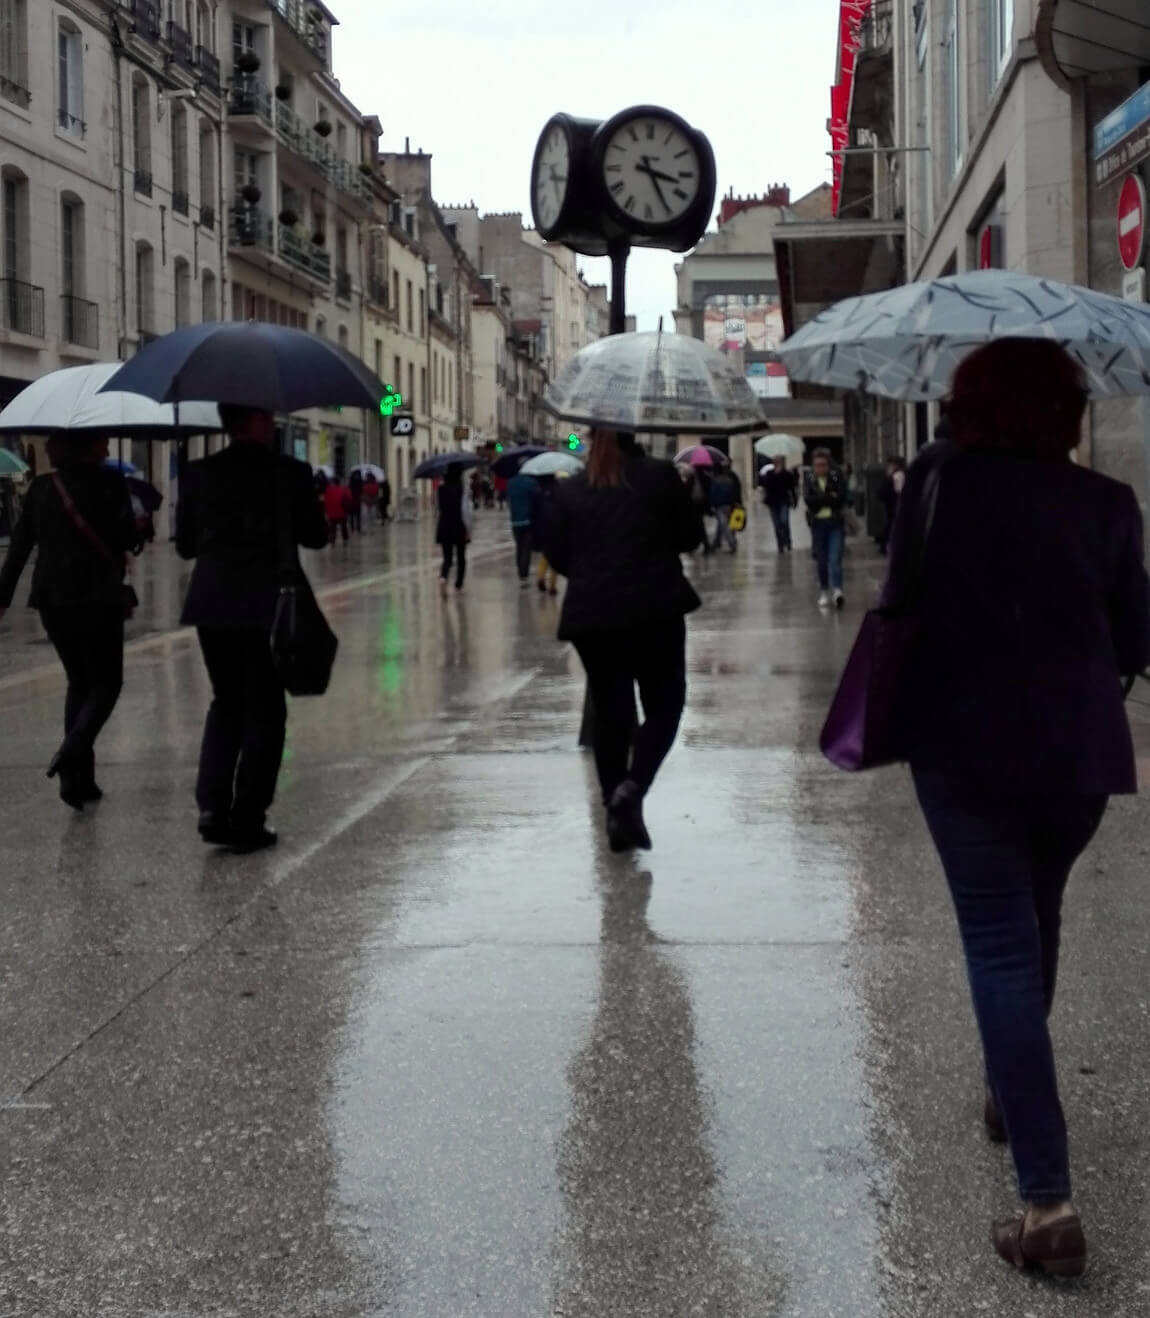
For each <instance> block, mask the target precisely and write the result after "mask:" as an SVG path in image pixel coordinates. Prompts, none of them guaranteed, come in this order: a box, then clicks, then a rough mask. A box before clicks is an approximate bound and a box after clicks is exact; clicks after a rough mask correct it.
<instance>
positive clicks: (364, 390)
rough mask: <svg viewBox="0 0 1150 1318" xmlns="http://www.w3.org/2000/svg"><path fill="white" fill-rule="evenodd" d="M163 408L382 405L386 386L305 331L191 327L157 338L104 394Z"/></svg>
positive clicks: (244, 325) (238, 325) (232, 324)
mask: <svg viewBox="0 0 1150 1318" xmlns="http://www.w3.org/2000/svg"><path fill="white" fill-rule="evenodd" d="M111 390H119V391H121V392H123V393H132V394H143V395H144V397H145V398H154V399H155V400H156V401H157V402H160V403H174V402H178V401H179V400H180V399H189V398H194V399H201V400H204V401H207V402H212V403H242V404H245V405H246V406H248V407H262V408H266V409H267V410H268V411H271V412H299V411H302V410H303V409H304V408H308V407H366V408H371V409H373V410H374V409H375V408H377V407H378V406H379V405H380V402H381V401H382V399H383V396H384V394H385V393H386V389H385V388H384V385H383V382H382V381H381V380H380V379H379V377H378V376H377V375H376V374H375V372H374V371H371V370H369V369H368V368H367V367H366V366H365V365H364V363H363V362H361V361H360V360H359V358H358V357H353V356H352V355H351V353H350V352H348V351H347V350H346V349H345V348H341V347H340V346H339V345H338V344H335V343H332V342H331V341H330V340H328V339H321V338H319V337H318V336H317V335H315V334H309V333H308V332H307V331H306V330H297V329H289V328H288V327H287V326H286V325H264V324H261V323H259V322H257V321H247V322H244V321H218V322H214V323H208V324H205V325H189V326H187V327H186V328H185V329H178V330H175V331H173V332H172V333H171V334H165V335H164V336H163V338H160V339H156V340H155V341H154V342H152V343H149V344H148V345H147V347H145V348H141V349H140V351H139V352H138V353H137V354H136V355H135V356H134V357H133V358H132V360H131V361H130V362H128V363H127V364H126V365H125V366H123V367H121V369H120V370H118V371H117V372H116V374H115V375H113V376H112V377H111V379H110V380H109V381H108V382H107V384H105V385H104V387H103V389H102V390H101V392H102V393H103V392H108V391H111Z"/></svg>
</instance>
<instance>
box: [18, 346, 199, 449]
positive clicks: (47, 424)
mask: <svg viewBox="0 0 1150 1318" xmlns="http://www.w3.org/2000/svg"><path fill="white" fill-rule="evenodd" d="M121 365H122V363H121V362H97V363H96V364H95V365H93V366H69V367H68V368H67V369H66V370H63V371H50V372H49V373H48V374H47V375H42V376H41V377H40V378H39V379H38V380H35V381H33V382H32V384H30V385H29V386H28V388H27V389H24V390H22V391H21V392H20V393H18V394H17V395H16V397H15V398H13V400H12V401H11V402H10V403H9V404H8V406H7V407H6V408H5V409H4V410H3V411H2V412H0V433H8V434H24V435H54V434H59V433H63V432H65V431H67V432H72V433H82V434H86V435H106V436H109V437H123V438H125V439H128V438H131V437H132V436H136V437H137V438H144V437H147V436H149V435H155V434H156V433H157V432H163V433H162V434H159V435H158V436H157V437H158V438H161V439H171V438H173V437H176V436H179V435H202V434H206V433H207V432H209V431H214V430H222V429H223V426H222V424H221V423H220V411H219V408H218V407H216V405H215V403H181V404H180V420H179V425H178V426H177V425H176V415H175V408H174V407H173V405H172V404H171V403H155V402H153V401H152V400H151V399H150V398H145V397H144V396H143V395H142V394H125V393H119V392H109V393H101V392H100V389H101V387H102V386H103V385H104V384H105V383H106V382H107V381H108V380H110V379H111V378H112V376H113V375H115V374H116V372H117V371H118V370H119V369H120V367H121Z"/></svg>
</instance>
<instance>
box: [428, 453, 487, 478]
mask: <svg viewBox="0 0 1150 1318" xmlns="http://www.w3.org/2000/svg"><path fill="white" fill-rule="evenodd" d="M478 466H479V459H478V458H477V457H476V456H475V454H474V453H437V454H436V455H435V456H434V457H431V458H424V460H423V461H422V462H421V463H420V464H419V466H418V467H416V469H415V470H414V471H413V472H412V473H411V478H412V480H417V481H430V480H442V479H443V477H444V476H446V475H447V469H448V467H478Z"/></svg>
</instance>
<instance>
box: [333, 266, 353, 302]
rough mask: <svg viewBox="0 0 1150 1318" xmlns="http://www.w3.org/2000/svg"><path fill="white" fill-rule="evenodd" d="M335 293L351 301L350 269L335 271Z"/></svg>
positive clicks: (346, 300)
mask: <svg viewBox="0 0 1150 1318" xmlns="http://www.w3.org/2000/svg"><path fill="white" fill-rule="evenodd" d="M335 295H336V297H337V298H340V299H341V300H342V301H344V302H350V301H351V271H350V270H337V271H336V272H335Z"/></svg>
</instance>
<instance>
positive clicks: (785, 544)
mask: <svg viewBox="0 0 1150 1318" xmlns="http://www.w3.org/2000/svg"><path fill="white" fill-rule="evenodd" d="M771 521H772V523H773V524H774V528H775V541H776V542H777V544H778V546H779V553H780V554H783V553H786V551H787V550H788V549H790V548H791V547H792V545H791V510H790V506H789V505H788V504H785V503H784V504H783V505H782V507H780V508H771Z"/></svg>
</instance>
